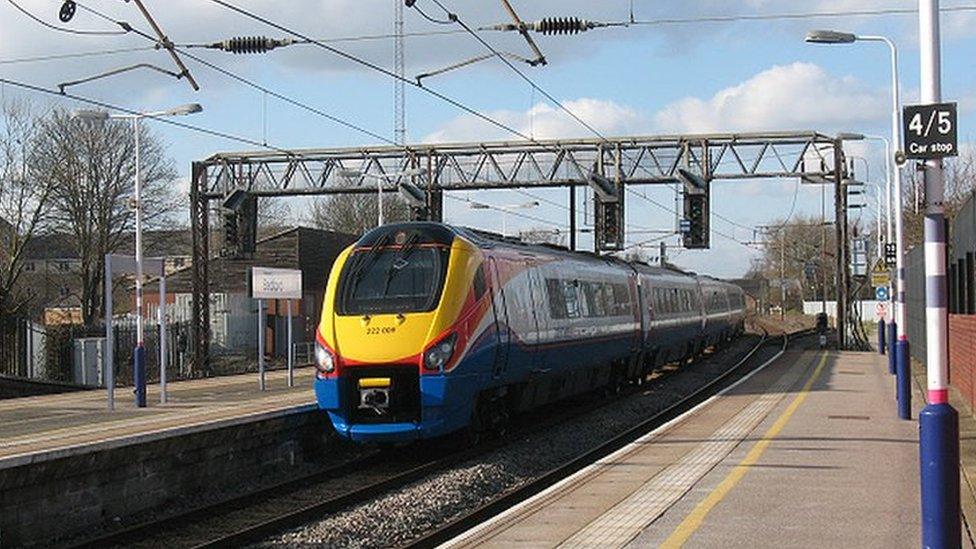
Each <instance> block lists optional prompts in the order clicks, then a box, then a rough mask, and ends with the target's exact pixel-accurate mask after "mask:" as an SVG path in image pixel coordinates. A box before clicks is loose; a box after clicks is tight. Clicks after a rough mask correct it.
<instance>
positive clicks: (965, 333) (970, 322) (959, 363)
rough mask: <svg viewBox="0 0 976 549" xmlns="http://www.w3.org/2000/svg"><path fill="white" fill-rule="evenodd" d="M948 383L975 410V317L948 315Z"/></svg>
mask: <svg viewBox="0 0 976 549" xmlns="http://www.w3.org/2000/svg"><path fill="white" fill-rule="evenodd" d="M949 381H950V383H951V384H952V386H953V387H955V388H956V389H958V390H959V392H960V393H962V395H963V396H964V397H965V399H966V400H967V401H968V402H969V408H970V410H976V315H949Z"/></svg>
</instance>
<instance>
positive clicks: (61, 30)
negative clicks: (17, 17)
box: [7, 0, 126, 36]
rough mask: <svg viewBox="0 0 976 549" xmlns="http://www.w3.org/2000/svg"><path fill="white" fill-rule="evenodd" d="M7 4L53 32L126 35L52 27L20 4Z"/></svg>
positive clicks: (116, 32)
mask: <svg viewBox="0 0 976 549" xmlns="http://www.w3.org/2000/svg"><path fill="white" fill-rule="evenodd" d="M7 2H8V3H9V4H10V5H11V6H13V7H15V8H17V10H18V11H19V12H21V13H23V14H24V15H26V16H27V17H29V18H31V19H33V20H34V21H35V22H37V23H39V24H41V25H43V26H44V27H47V28H49V29H51V30H55V31H59V32H65V33H68V34H78V35H83V36H112V35H122V34H126V31H124V30H78V29H72V28H70V27H61V26H58V25H53V24H51V23H48V22H47V21H45V20H43V19H41V18H40V17H38V16H37V15H34V14H33V13H31V12H30V11H28V10H27V9H26V8H24V7H23V6H21V5H20V4H18V3H17V2H15V1H14V0H7Z"/></svg>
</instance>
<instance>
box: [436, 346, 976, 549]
mask: <svg viewBox="0 0 976 549" xmlns="http://www.w3.org/2000/svg"><path fill="white" fill-rule="evenodd" d="M913 389H915V390H916V392H917V387H916V388H913ZM914 402H915V404H916V415H915V416H913V417H917V408H919V407H920V403H921V402H922V399H921V395H920V394H918V393H917V394H916V398H915V399H914ZM918 472H919V468H918V436H917V422H916V421H902V420H899V419H897V417H896V415H895V403H894V380H893V378H892V377H891V376H890V375H889V374H888V367H887V362H886V358H885V357H883V356H880V355H878V354H877V353H850V352H844V353H838V352H828V351H820V350H807V351H788V352H786V353H784V354H783V356H781V357H780V358H779V359H777V360H775V361H773V362H771V363H769V364H768V365H767V366H766V367H765V368H764V369H762V370H761V371H759V372H758V373H756V374H754V375H752V376H751V377H749V378H747V379H745V380H743V381H742V382H740V383H738V384H737V385H735V386H733V387H731V388H730V389H728V390H726V391H725V392H724V393H723V394H721V395H719V396H716V397H713V398H712V399H710V400H709V401H706V402H705V403H703V404H702V405H700V406H699V407H697V408H696V409H695V410H693V411H692V412H689V413H688V414H686V415H685V416H683V417H681V418H679V419H677V420H675V421H673V422H671V423H670V424H668V425H665V426H663V427H662V428H660V429H658V430H656V431H655V432H653V433H651V434H649V435H646V436H644V437H642V438H641V439H640V440H638V441H635V443H633V444H631V445H628V446H627V447H625V448H622V449H621V450H619V451H617V452H615V453H614V454H612V455H610V456H608V457H607V458H605V459H603V460H601V461H599V462H598V463H596V464H593V465H591V466H589V467H587V468H586V469H583V470H581V471H579V472H578V473H577V474H575V475H573V476H572V477H570V478H567V479H564V480H563V481H561V482H560V483H558V484H556V485H554V486H552V487H550V488H549V489H547V490H545V491H543V492H541V493H539V494H537V495H536V496H535V497H533V498H531V499H529V500H528V501H526V502H524V503H522V504H521V505H519V506H517V507H515V508H512V509H509V510H508V511H506V512H504V513H502V514H500V515H498V516H496V517H495V518H494V519H492V520H490V521H487V522H485V523H483V524H482V525H480V526H479V527H477V528H475V529H472V530H470V531H468V532H466V533H465V534H463V535H461V536H459V537H457V538H455V539H454V540H452V541H451V542H449V543H448V544H446V545H447V546H450V547H470V546H488V547H511V546H519V547H657V546H664V547H680V546H682V545H685V546H687V547H723V548H724V547H917V546H918V544H919V541H920V522H919V495H918V490H919V488H918ZM966 545H969V543H968V539H967V540H966V541H965V545H964V546H966Z"/></svg>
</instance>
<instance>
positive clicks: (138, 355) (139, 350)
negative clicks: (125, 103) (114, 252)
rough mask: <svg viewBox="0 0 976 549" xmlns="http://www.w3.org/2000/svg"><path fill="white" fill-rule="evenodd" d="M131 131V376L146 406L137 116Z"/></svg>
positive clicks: (141, 404)
mask: <svg viewBox="0 0 976 549" xmlns="http://www.w3.org/2000/svg"><path fill="white" fill-rule="evenodd" d="M132 131H133V132H135V149H136V151H135V152H136V170H135V171H136V174H135V175H136V180H135V208H136V348H135V352H134V353H133V354H132V356H133V361H134V364H133V369H134V372H133V376H132V379H133V381H134V384H135V394H136V406H138V407H139V408H145V407H146V345H145V327H144V326H143V322H142V173H141V166H140V164H141V163H142V162H141V158H140V155H139V117H138V116H134V117H132Z"/></svg>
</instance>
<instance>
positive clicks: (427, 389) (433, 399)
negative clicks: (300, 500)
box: [315, 374, 479, 443]
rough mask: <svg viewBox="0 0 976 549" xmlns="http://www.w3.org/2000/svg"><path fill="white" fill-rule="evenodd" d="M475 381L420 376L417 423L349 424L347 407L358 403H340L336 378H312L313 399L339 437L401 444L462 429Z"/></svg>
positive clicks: (460, 377)
mask: <svg viewBox="0 0 976 549" xmlns="http://www.w3.org/2000/svg"><path fill="white" fill-rule="evenodd" d="M478 379H479V376H477V375H455V374H441V375H424V376H420V420H419V421H411V422H401V423H392V422H390V423H351V422H350V421H349V418H350V417H351V414H350V412H349V411H350V408H351V407H352V406H357V405H358V403H356V402H343V398H342V391H341V389H340V383H341V381H340V380H339V379H336V378H331V379H316V380H315V396H316V399H317V400H318V404H319V408H321V409H322V410H325V411H326V412H328V414H329V419H330V420H331V421H332V426H333V427H334V428H335V431H336V433H337V434H338V435H339V436H340V437H342V438H345V439H349V440H353V441H356V442H373V443H403V442H411V441H414V440H418V439H426V438H434V437H438V436H442V435H446V434H448V433H452V432H454V431H457V430H460V429H463V428H464V427H466V426H467V425H468V422H469V421H470V419H471V406H472V403H473V402H474V396H475V395H476V394H477V393H478V390H479V383H478Z"/></svg>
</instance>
